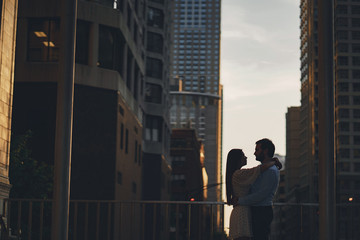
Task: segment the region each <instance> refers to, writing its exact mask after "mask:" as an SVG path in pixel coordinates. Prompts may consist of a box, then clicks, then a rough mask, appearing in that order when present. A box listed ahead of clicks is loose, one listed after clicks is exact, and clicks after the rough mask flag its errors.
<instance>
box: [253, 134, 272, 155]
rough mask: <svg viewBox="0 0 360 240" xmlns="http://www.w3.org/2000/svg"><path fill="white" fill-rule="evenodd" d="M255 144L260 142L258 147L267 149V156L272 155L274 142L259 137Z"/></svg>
mask: <svg viewBox="0 0 360 240" xmlns="http://www.w3.org/2000/svg"><path fill="white" fill-rule="evenodd" d="M256 144H260V147H261V149H262V150H264V149H267V150H268V157H271V158H272V157H273V156H274V153H275V145H274V143H273V142H272V141H271V140H270V139H267V138H263V139H260V140H259V141H257V142H256Z"/></svg>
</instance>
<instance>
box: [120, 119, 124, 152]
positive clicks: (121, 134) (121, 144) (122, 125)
mask: <svg viewBox="0 0 360 240" xmlns="http://www.w3.org/2000/svg"><path fill="white" fill-rule="evenodd" d="M120 148H121V149H123V148H124V124H123V123H121V126H120Z"/></svg>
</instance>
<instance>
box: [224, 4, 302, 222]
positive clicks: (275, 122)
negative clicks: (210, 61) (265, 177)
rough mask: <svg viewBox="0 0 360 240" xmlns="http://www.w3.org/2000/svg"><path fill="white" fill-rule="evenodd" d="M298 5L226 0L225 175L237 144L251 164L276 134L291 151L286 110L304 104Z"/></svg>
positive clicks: (281, 149) (279, 149)
mask: <svg viewBox="0 0 360 240" xmlns="http://www.w3.org/2000/svg"><path fill="white" fill-rule="evenodd" d="M299 4H300V0H298V1H296V0H222V16H221V22H222V25H221V65H220V74H221V82H222V84H223V87H224V98H223V100H224V101H223V107H224V108H223V175H224V177H225V168H226V156H227V153H228V152H229V151H230V150H231V149H232V148H241V149H243V151H244V153H245V155H246V156H247V157H248V167H252V166H256V165H257V164H258V162H257V161H255V158H254V155H253V153H254V149H255V142H256V141H257V140H259V139H261V138H264V137H267V138H269V139H271V140H272V141H273V142H274V144H275V146H276V150H275V152H276V153H278V154H281V155H285V154H286V146H285V138H286V133H285V130H286V129H285V127H286V125H285V114H286V112H287V108H288V107H291V106H300V60H299V59H300V39H299V36H300V29H299V26H300V19H299V14H300V8H299ZM223 189H224V191H225V185H224V186H223ZM224 196H225V193H224ZM224 200H225V198H224ZM229 211H231V209H230V210H229V209H227V210H226V211H225V213H226V215H225V227H227V226H228V214H229Z"/></svg>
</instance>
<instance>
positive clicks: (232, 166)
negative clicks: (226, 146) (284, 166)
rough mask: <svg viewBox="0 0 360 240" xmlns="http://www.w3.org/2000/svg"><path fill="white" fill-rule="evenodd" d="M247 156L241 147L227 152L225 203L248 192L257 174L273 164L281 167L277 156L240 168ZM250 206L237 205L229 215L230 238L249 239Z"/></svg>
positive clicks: (250, 236) (250, 235) (237, 239)
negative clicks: (259, 163) (263, 162)
mask: <svg viewBox="0 0 360 240" xmlns="http://www.w3.org/2000/svg"><path fill="white" fill-rule="evenodd" d="M246 159H247V157H246V156H245V154H244V153H243V151H242V150H241V149H232V150H230V152H229V153H228V156H227V163H226V197H227V203H228V204H231V200H232V199H233V198H238V197H242V196H245V195H246V194H248V193H249V190H250V186H251V184H252V183H253V182H254V181H255V180H256V178H257V177H258V175H259V174H260V173H261V172H263V171H265V170H266V169H268V168H269V167H271V166H273V165H274V164H275V165H276V166H277V167H278V168H279V169H281V163H280V162H279V160H278V159H277V158H274V161H272V162H269V163H265V164H262V165H259V166H257V167H254V168H248V169H241V168H242V167H243V166H245V165H246V163H247V161H246ZM250 217H251V215H250V208H249V207H248V206H240V205H237V206H235V207H234V208H233V210H232V212H231V215H230V232H229V236H230V239H234V240H250V239H251V238H252V232H251V221H250V220H251V219H250Z"/></svg>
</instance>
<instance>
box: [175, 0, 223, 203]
mask: <svg viewBox="0 0 360 240" xmlns="http://www.w3.org/2000/svg"><path fill="white" fill-rule="evenodd" d="M172 14H173V16H172V17H173V24H172V43H173V44H172V46H171V52H170V56H171V68H170V74H171V78H170V79H171V90H172V92H171V97H172V107H171V110H170V115H171V119H170V122H171V126H172V127H176V128H179V127H185V126H188V124H190V127H193V128H195V129H196V130H197V134H198V137H199V138H200V139H201V140H202V141H203V143H204V146H205V167H206V170H207V171H208V173H209V184H220V183H221V176H220V175H221V144H222V142H221V124H222V122H221V120H222V108H221V104H222V102H221V100H222V88H221V84H220V72H219V67H220V17H221V1H220V0H211V1H205V0H190V1H189V0H176V1H173V3H172ZM185 99H186V100H185ZM208 106H209V107H208ZM209 108H211V109H213V110H209ZM211 119H212V120H211ZM210 120H211V121H213V122H212V123H210V122H209V121H210ZM208 200H209V201H220V200H221V185H219V186H216V187H213V188H209V189H208Z"/></svg>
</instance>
